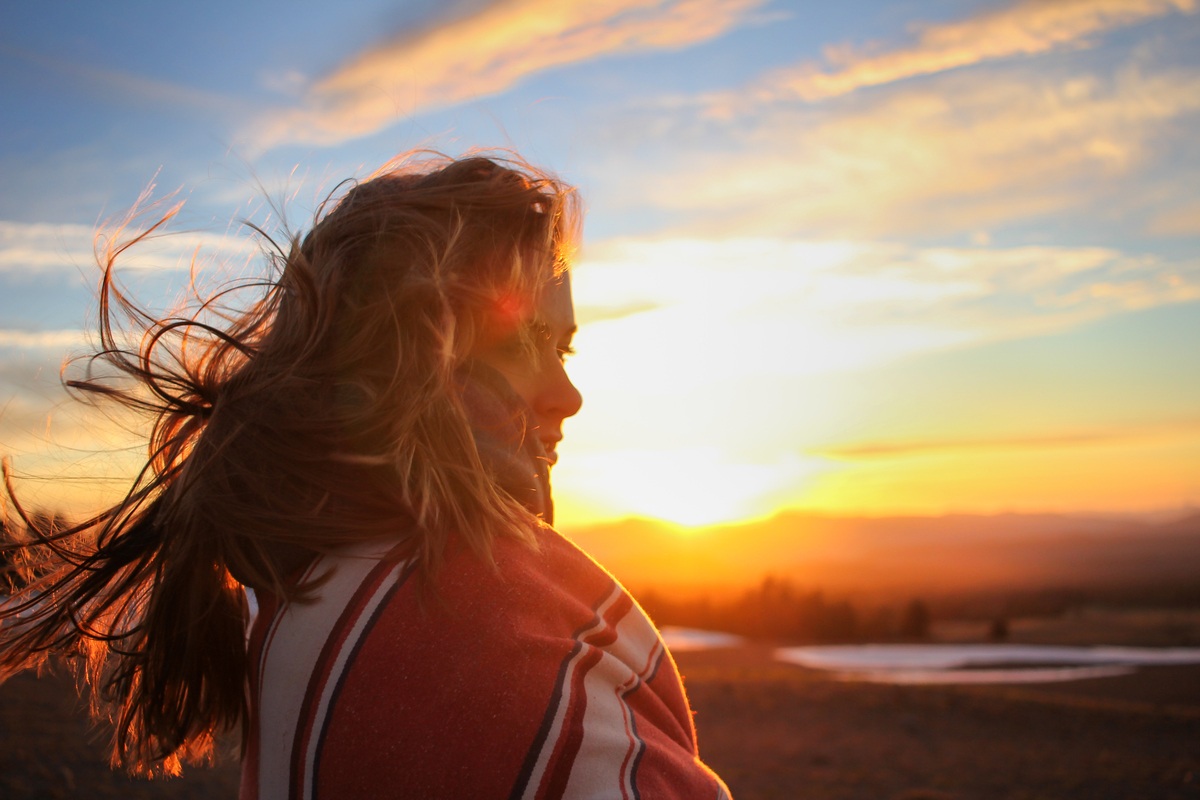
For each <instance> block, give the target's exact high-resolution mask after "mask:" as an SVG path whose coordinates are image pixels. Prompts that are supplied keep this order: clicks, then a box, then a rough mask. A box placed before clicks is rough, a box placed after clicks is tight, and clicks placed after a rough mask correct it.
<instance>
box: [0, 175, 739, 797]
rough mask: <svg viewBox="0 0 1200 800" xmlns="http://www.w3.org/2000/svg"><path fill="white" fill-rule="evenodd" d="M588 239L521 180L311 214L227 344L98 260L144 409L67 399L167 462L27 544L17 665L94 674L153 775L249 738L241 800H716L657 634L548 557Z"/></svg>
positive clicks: (14, 610)
mask: <svg viewBox="0 0 1200 800" xmlns="http://www.w3.org/2000/svg"><path fill="white" fill-rule="evenodd" d="M577 230H578V214H577V211H576V201H575V195H574V192H573V191H572V190H571V189H569V188H568V187H566V186H564V185H563V184H561V183H559V182H558V181H556V180H554V179H553V178H550V177H548V176H546V175H543V174H541V173H538V172H537V171H535V170H533V169H532V168H529V167H528V166H526V165H514V164H502V163H499V162H497V161H495V160H490V159H487V158H480V157H475V158H466V159H462V160H459V161H449V160H444V159H439V160H431V161H425V162H423V163H416V164H407V165H404V166H401V167H400V168H397V169H392V170H389V171H385V172H383V173H381V174H378V175H376V176H375V177H373V178H371V179H370V180H368V181H366V182H363V183H360V184H357V185H355V186H353V187H352V188H350V189H349V190H348V191H347V192H345V194H344V195H343V196H342V197H341V198H340V199H338V200H337V201H336V202H335V203H331V204H330V207H329V210H328V212H327V213H325V212H324V211H322V212H319V213H318V218H317V221H316V222H315V224H314V226H313V228H312V230H311V232H309V233H308V235H307V236H305V237H304V238H303V240H299V239H296V240H294V241H293V242H292V244H291V246H290V247H289V248H288V249H287V250H286V252H284V251H283V250H280V251H279V253H278V256H277V258H276V259H275V260H276V262H277V264H278V266H279V267H280V268H281V269H280V270H279V277H278V280H276V281H273V282H270V283H268V284H266V285H265V293H264V295H263V296H262V297H261V298H260V299H259V300H257V301H256V302H254V303H252V304H250V305H249V306H248V307H230V308H224V309H222V310H221V311H220V313H218V314H217V316H218V317H220V318H221V319H224V320H226V323H225V324H224V325H223V326H216V325H213V324H212V323H211V322H209V321H206V320H211V319H212V318H213V311H214V308H215V307H216V303H218V302H220V301H222V298H221V297H217V298H213V299H212V300H210V301H209V302H208V303H206V304H205V305H204V306H203V307H202V308H201V309H200V310H199V311H198V312H197V315H196V316H193V317H191V318H188V319H166V320H156V319H154V318H152V317H150V316H149V315H146V314H145V313H143V312H142V311H140V310H138V309H137V308H136V307H135V306H134V305H133V304H132V303H131V302H130V301H128V300H127V299H126V298H125V297H124V296H123V295H122V294H121V293H120V292H119V291H117V290H116V289H115V288H114V283H113V278H112V270H113V265H114V262H115V259H116V258H117V257H118V256H119V255H120V254H121V252H122V251H123V250H124V248H123V247H121V248H115V249H113V250H111V251H110V252H109V253H108V255H107V257H106V262H107V263H106V264H105V273H104V279H103V281H102V283H101V291H100V300H101V315H100V318H101V331H100V334H101V342H102V345H103V348H102V350H101V352H100V353H99V354H98V356H97V357H98V358H99V359H101V360H102V361H103V362H105V363H107V364H108V365H110V366H111V367H115V368H116V369H117V370H118V371H119V372H120V373H123V374H124V375H126V376H128V377H132V378H133V379H135V380H134V385H133V386H121V385H114V384H112V383H111V382H106V381H105V380H103V379H101V378H92V377H90V375H89V377H88V378H87V379H85V380H81V381H69V382H68V386H70V387H72V388H73V389H75V390H76V391H78V392H81V393H83V394H84V395H85V396H87V397H91V398H107V399H115V400H117V401H119V402H121V403H123V404H125V405H127V406H130V407H133V408H136V409H141V410H144V411H147V412H149V413H151V414H152V415H153V419H154V427H153V432H152V434H151V436H150V459H149V461H148V463H147V466H146V469H145V471H144V472H143V474H142V476H141V478H140V479H139V481H138V482H137V484H136V485H135V486H134V487H133V488H132V489H131V490H130V492H129V494H128V496H127V497H126V498H125V499H124V500H123V501H122V502H121V503H119V504H118V505H116V506H115V507H113V508H111V509H109V510H107V511H105V512H104V513H102V514H100V515H99V516H97V517H96V518H94V519H92V520H88V521H87V522H85V523H83V524H82V525H80V526H78V527H76V528H73V529H71V530H67V531H62V532H58V533H54V534H46V533H42V534H36V535H35V536H34V539H33V540H32V541H30V542H27V543H25V544H24V545H23V550H22V553H21V555H23V556H24V557H25V558H26V559H27V560H30V559H32V561H33V562H34V563H32V565H31V567H30V568H29V569H28V570H27V573H26V574H27V576H28V577H29V578H30V579H31V583H30V585H29V587H28V588H27V589H26V590H25V591H24V592H23V593H22V594H21V595H19V596H18V597H17V598H16V599H15V600H14V601H12V602H10V603H9V605H8V606H7V607H6V608H5V610H4V612H3V613H4V615H5V616H8V617H10V618H13V617H16V616H18V615H21V618H20V619H19V620H17V621H14V622H13V623H12V624H10V625H8V626H7V627H6V628H5V629H4V631H3V634H2V635H0V659H2V661H0V663H2V665H3V667H4V668H5V669H7V670H13V669H16V668H20V667H22V666H25V665H28V664H29V663H31V662H34V661H37V660H38V659H40V658H43V657H44V656H45V654H47V653H51V652H60V653H66V654H68V655H71V656H75V657H77V658H79V659H82V660H83V661H84V662H85V663H86V672H87V675H88V678H89V680H90V681H91V683H92V685H93V687H94V688H96V689H97V690H98V692H99V694H100V695H101V696H102V697H103V699H104V700H105V701H107V702H108V703H110V704H111V705H112V707H114V708H115V722H116V735H115V748H114V759H115V760H116V761H119V762H122V763H124V764H126V765H128V766H131V767H132V768H134V769H138V770H141V771H147V772H148V771H154V770H156V769H163V770H166V771H168V772H169V771H175V770H177V769H178V762H179V760H180V759H185V760H196V759H198V758H202V757H205V756H206V755H208V754H209V753H210V752H211V749H212V742H213V737H214V736H215V735H217V734H219V733H220V732H221V731H224V730H228V729H231V728H234V727H239V726H240V727H241V729H242V731H243V748H244V760H243V781H242V797H243V798H259V799H260V800H266V799H267V798H277V797H305V798H308V797H313V798H315V797H347V798H359V797H388V796H396V797H471V798H477V797H506V798H507V797H514V798H515V797H537V798H545V797H581V796H588V797H635V796H642V797H714V798H715V797H721V796H725V789H724V787H723V785H722V784H721V782H720V780H719V779H718V778H716V776H715V775H713V774H712V772H711V771H709V770H708V769H707V768H706V767H705V766H704V765H703V764H702V763H701V762H700V761H699V760H698V759H697V757H696V749H695V735H694V731H693V728H692V723H691V714H690V711H689V710H688V706H687V701H686V699H685V697H684V694H683V689H682V685H681V683H680V680H679V676H678V673H677V672H676V670H675V666H674V663H673V662H672V661H671V659H670V656H669V655H668V654H667V653H666V652H665V650H664V648H663V645H662V641H661V639H660V638H659V637H658V635H657V632H656V631H655V630H654V628H653V626H652V625H651V624H650V622H649V620H648V619H647V618H646V617H645V615H644V614H643V613H642V612H641V610H640V609H639V608H638V607H637V606H636V604H635V603H634V602H633V601H632V600H631V599H630V597H629V595H628V594H627V593H626V592H625V591H624V590H623V589H622V588H621V587H620V586H619V585H618V584H616V582H615V581H613V579H612V578H611V577H610V576H609V575H607V573H605V572H604V571H603V570H602V569H600V568H599V567H598V566H597V565H596V564H594V563H593V562H592V561H590V560H589V559H588V558H587V556H586V555H584V554H583V553H581V552H580V551H579V550H578V549H576V548H575V547H574V546H573V545H571V544H570V543H569V542H567V541H566V540H565V539H563V538H562V537H561V536H559V535H558V534H557V533H555V532H554V531H553V529H552V528H550V527H549V523H550V522H551V521H552V505H551V500H550V492H549V467H550V465H551V464H553V462H554V461H555V458H556V456H555V445H556V443H557V442H558V440H559V439H561V436H562V434H561V425H562V421H563V420H564V419H565V418H566V417H569V416H571V415H573V414H574V413H575V412H576V411H578V410H579V407H580V397H579V394H578V392H577V391H576V390H575V388H574V386H572V385H571V383H570V381H569V379H568V378H567V376H566V373H565V371H564V367H563V360H564V358H565V357H566V355H567V354H569V353H570V352H571V351H570V343H571V337H572V334H573V333H574V328H575V325H574V314H573V311H572V308H571V299H570V284H569V279H568V276H567V273H566V265H567V259H568V257H569V255H570V251H571V247H572V244H573V241H574V238H575V235H576V232H577ZM139 238H140V237H139ZM134 241H135V242H136V241H137V239H135V240H134ZM229 305H230V306H233V304H232V303H230V304H229ZM117 312H124V313H125V314H127V315H129V317H130V318H132V319H133V320H134V321H135V322H137V323H138V324H139V325H140V326H141V327H143V328H144V329H145V331H146V335H145V337H144V338H143V339H142V345H141V348H140V350H139V352H127V351H124V350H122V348H121V347H120V342H119V337H118V336H117V334H115V333H114V325H113V318H114V316H115V315H116V313H117ZM10 494H11V489H10ZM14 506H15V507H16V508H17V510H18V511H20V506H19V505H18V504H16V502H15V500H14ZM20 513H21V514H22V515H24V512H20ZM27 522H28V521H27ZM26 527H27V528H28V529H29V530H35V528H34V526H31V525H27V526H26ZM245 588H248V589H250V590H252V592H253V593H254V595H255V596H256V597H257V600H258V604H259V611H258V614H257V617H256V620H255V622H254V624H253V625H252V626H251V628H250V630H249V636H248V642H247V635H246V631H245V627H244V626H245V624H246V619H247V614H248V609H247V604H246V600H245V598H246V593H245V591H244V589H245Z"/></svg>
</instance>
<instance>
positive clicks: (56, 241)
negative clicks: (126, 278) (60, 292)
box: [0, 220, 257, 274]
mask: <svg viewBox="0 0 1200 800" xmlns="http://www.w3.org/2000/svg"><path fill="white" fill-rule="evenodd" d="M108 233H111V231H108ZM97 235H100V236H101V237H103V236H104V235H106V229H105V228H103V227H102V228H99V229H97V228H93V227H91V226H90V225H71V224H52V223H42V222H9V221H5V220H0V274H3V273H6V272H8V273H26V274H29V273H37V272H56V271H63V270H80V269H82V270H85V271H90V270H92V269H93V268H94V265H95V263H96V254H95V253H96V251H95V246H96V242H97V238H96V237H97ZM122 235H123V237H126V238H127V237H131V236H134V235H136V232H133V231H125V232H124V233H123V234H122ZM197 252H201V253H204V254H209V255H221V256H228V257H231V258H232V257H234V256H236V257H237V258H239V259H245V258H246V257H248V256H251V255H253V254H254V253H256V252H257V244H256V243H255V242H254V241H252V240H250V239H246V238H236V237H231V236H228V235H224V234H219V233H210V232H207V231H180V232H179V233H173V234H170V235H166V236H159V237H154V238H151V239H148V240H146V241H144V242H142V243H141V244H139V246H138V247H136V248H134V249H131V250H129V251H127V253H126V254H124V256H123V257H122V258H121V259H120V262H119V264H118V266H119V268H120V269H130V270H174V269H187V268H188V267H189V266H190V263H191V259H192V257H193V256H194V255H195V254H196V253H197Z"/></svg>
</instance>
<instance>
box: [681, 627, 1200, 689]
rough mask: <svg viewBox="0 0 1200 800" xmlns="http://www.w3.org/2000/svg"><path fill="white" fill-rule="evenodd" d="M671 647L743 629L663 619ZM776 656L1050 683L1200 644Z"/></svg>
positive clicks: (1176, 655) (702, 643)
mask: <svg viewBox="0 0 1200 800" xmlns="http://www.w3.org/2000/svg"><path fill="white" fill-rule="evenodd" d="M662 635H663V639H664V641H666V643H667V646H668V647H669V648H670V649H671V650H672V651H675V652H682V651H689V650H704V649H712V648H717V647H738V646H741V645H742V644H744V640H742V639H741V638H740V637H737V636H733V635H732V634H728V633H719V632H716V631H702V630H696V629H692V628H675V627H665V628H663V630H662ZM775 658H776V659H778V660H780V661H783V662H786V663H789V664H796V665H798V666H802V667H807V668H809V669H818V670H822V671H825V672H828V673H829V674H830V677H833V678H835V679H837V680H847V681H869V682H873V683H893V684H910V685H918V684H969V683H1052V682H1057V681H1074V680H1081V679H1084V678H1109V677H1114V676H1117V675H1128V674H1130V673H1132V672H1135V671H1136V670H1137V669H1138V668H1139V667H1143V666H1169V665H1180V664H1200V647H1169V648H1153V647H1103V646H1101V647H1071V646H1064V645H1034V644H856V645H811V646H805V647H781V648H778V649H776V650H775Z"/></svg>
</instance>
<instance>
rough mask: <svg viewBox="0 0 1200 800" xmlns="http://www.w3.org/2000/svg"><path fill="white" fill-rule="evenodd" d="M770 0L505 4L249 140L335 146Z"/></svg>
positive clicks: (676, 38)
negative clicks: (399, 121) (408, 117)
mask: <svg viewBox="0 0 1200 800" xmlns="http://www.w3.org/2000/svg"><path fill="white" fill-rule="evenodd" d="M765 2H766V0H583V1H582V2H563V1H562V0H504V1H502V2H493V3H491V4H490V5H488V6H487V7H485V8H484V9H482V10H481V11H479V12H477V13H475V14H472V15H470V16H467V17H464V18H462V19H458V20H455V21H453V22H450V23H447V24H444V25H441V26H438V27H434V28H432V29H430V30H426V31H423V32H421V33H418V34H416V35H409V34H406V35H403V36H401V37H399V38H396V39H394V40H393V41H391V42H388V43H387V44H385V45H383V46H381V47H377V48H375V49H373V50H370V51H368V52H366V53H363V54H361V55H359V56H357V57H355V58H354V59H352V60H350V61H349V62H348V63H346V64H344V65H343V66H342V67H340V68H339V69H337V70H335V71H334V72H333V73H332V74H331V75H328V76H326V77H324V78H322V79H320V80H318V81H316V82H315V83H313V84H312V85H311V86H310V87H309V88H308V90H307V92H306V93H305V94H304V97H303V100H302V105H301V106H300V107H299V108H288V109H283V110H277V111H273V112H271V113H269V114H267V115H265V116H264V117H262V118H260V119H258V120H256V121H255V122H254V123H253V125H252V127H251V129H250V130H249V131H248V132H247V138H249V139H250V140H251V141H252V142H254V143H256V144H257V145H258V146H260V147H264V148H269V147H271V146H274V145H278V144H282V143H286V142H298V143H305V144H317V145H332V144H337V143H340V142H343V141H346V140H348V139H353V138H356V137H359V136H365V135H368V134H371V133H374V132H376V131H378V130H381V129H382V128H384V127H385V126H387V125H388V124H390V123H392V122H394V121H395V120H396V119H397V118H398V117H401V116H404V115H409V114H415V113H419V112H421V111H426V110H429V109H433V108H439V107H445V106H449V105H454V104H456V103H461V102H464V101H469V100H473V99H477V98H480V97H484V96H487V95H491V94H495V93H497V92H502V91H504V90H506V89H508V88H510V87H511V86H513V85H514V84H516V83H517V82H519V81H520V80H521V79H522V78H524V77H526V76H528V75H530V74H533V73H536V72H539V71H542V70H545V69H549V68H552V67H558V66H563V65H565V64H572V63H577V62H581V61H587V60H590V59H594V58H598V57H601V56H605V55H610V54H616V53H627V52H633V51H639V50H663V49H667V50H669V49H678V48H683V47H687V46H690V45H694V44H697V43H699V42H703V41H706V40H709V39H712V38H714V37H716V36H719V35H720V34H722V33H724V32H725V31H727V30H729V29H731V28H733V27H735V26H737V25H739V24H742V23H744V22H746V21H747V20H748V19H749V17H750V15H751V14H752V12H753V11H754V10H755V9H757V8H758V7H759V6H761V5H763V4H764V3H765Z"/></svg>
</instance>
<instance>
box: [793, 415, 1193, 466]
mask: <svg viewBox="0 0 1200 800" xmlns="http://www.w3.org/2000/svg"><path fill="white" fill-rule="evenodd" d="M1197 435H1200V421H1196V420H1189V421H1184V422H1179V423H1176V424H1171V425H1157V426H1145V427H1130V428H1124V429H1109V430H1091V431H1075V432H1071V433H1058V434H1049V435H1040V436H1007V437H997V438H986V439H969V438H962V439H919V440H894V441H876V442H860V443H856V444H847V445H842V446H839V447H832V448H826V449H822V450H819V451H816V452H812V453H810V455H812V456H820V457H824V458H832V459H835V460H839V461H870V460H876V459H903V458H914V457H922V456H940V455H956V454H960V453H978V452H993V451H999V452H1003V451H1013V450H1017V451H1022V450H1062V449H1073V448H1080V447H1110V446H1120V445H1125V444H1136V443H1143V442H1147V441H1167V442H1179V441H1180V440H1182V439H1190V438H1193V437H1195V436H1197Z"/></svg>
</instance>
